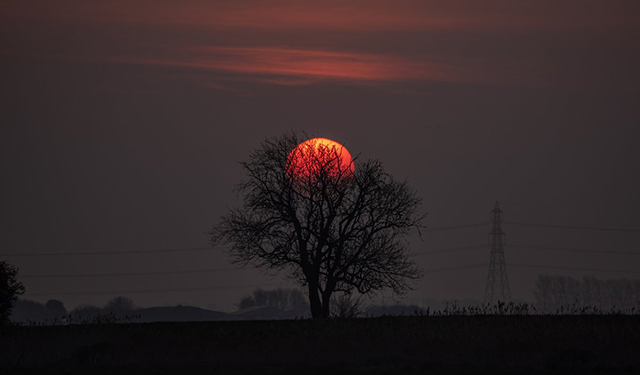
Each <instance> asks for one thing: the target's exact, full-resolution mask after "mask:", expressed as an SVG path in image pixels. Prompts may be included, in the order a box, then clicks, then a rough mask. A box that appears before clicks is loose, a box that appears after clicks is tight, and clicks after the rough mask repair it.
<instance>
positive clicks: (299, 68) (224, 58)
mask: <svg viewBox="0 0 640 375" xmlns="http://www.w3.org/2000/svg"><path fill="white" fill-rule="evenodd" d="M120 61H123V62H128V63H136V64H152V65H163V66H172V67H182V68H191V69H199V70H205V71H212V72H221V73H233V74H236V75H240V76H243V77H244V79H247V77H252V80H254V81H258V82H265V83H272V84H278V85H304V84H311V83H314V82H321V81H341V82H346V83H349V82H351V83H358V82H360V83H362V82H380V81H386V82H397V81H409V80H437V81H451V80H457V79H458V77H456V76H455V75H454V74H453V73H451V72H450V71H449V70H450V69H448V68H445V67H444V66H441V65H439V64H435V63H428V62H424V61H412V60H407V59H402V58H400V57H395V56H389V55H382V54H371V53H354V52H350V53H345V52H334V51H318V50H307V49H290V48H275V47H220V46H213V47H201V48H194V49H190V50H188V51H187V53H184V54H183V55H182V56H181V58H179V59H145V58H141V59H124V60H120Z"/></svg>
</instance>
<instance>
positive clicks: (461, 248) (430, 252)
mask: <svg viewBox="0 0 640 375" xmlns="http://www.w3.org/2000/svg"><path fill="white" fill-rule="evenodd" d="M488 246H489V245H487V244H483V245H470V246H463V247H451V248H448V249H440V250H431V251H421V252H419V253H418V254H416V256H422V255H432V254H444V253H455V252H459V251H468V250H475V249H485V248H487V247H488Z"/></svg>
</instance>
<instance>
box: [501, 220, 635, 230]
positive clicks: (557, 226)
mask: <svg viewBox="0 0 640 375" xmlns="http://www.w3.org/2000/svg"><path fill="white" fill-rule="evenodd" d="M504 223H505V224H511V225H520V226H525V227H544V228H560V229H584V230H598V231H612V232H631V233H640V229H621V228H603V227H581V226H571V225H552V224H532V223H516V222H513V221H505V222H504Z"/></svg>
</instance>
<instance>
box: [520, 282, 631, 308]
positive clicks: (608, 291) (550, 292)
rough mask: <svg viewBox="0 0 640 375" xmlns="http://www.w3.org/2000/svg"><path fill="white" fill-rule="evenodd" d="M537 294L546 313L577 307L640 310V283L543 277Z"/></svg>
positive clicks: (535, 295)
mask: <svg viewBox="0 0 640 375" xmlns="http://www.w3.org/2000/svg"><path fill="white" fill-rule="evenodd" d="M533 295H534V297H535V299H536V301H535V306H536V308H537V309H538V311H539V312H543V313H554V312H557V311H559V310H566V309H575V308H589V309H597V310H599V311H604V312H607V311H620V312H630V311H631V310H632V309H634V308H635V309H636V310H637V309H639V308H640V280H629V279H625V278H621V279H598V278H597V277H595V276H585V277H583V278H582V279H581V280H577V279H574V278H572V277H569V276H558V275H539V276H538V278H537V279H536V281H535V288H534V290H533Z"/></svg>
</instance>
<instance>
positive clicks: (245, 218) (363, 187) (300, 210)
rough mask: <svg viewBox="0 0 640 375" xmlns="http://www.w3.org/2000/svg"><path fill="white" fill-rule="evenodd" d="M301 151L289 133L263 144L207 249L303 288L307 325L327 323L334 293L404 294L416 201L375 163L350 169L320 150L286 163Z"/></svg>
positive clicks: (410, 270)
mask: <svg viewBox="0 0 640 375" xmlns="http://www.w3.org/2000/svg"><path fill="white" fill-rule="evenodd" d="M300 143H301V142H300V140H299V139H298V137H297V136H296V135H295V134H288V135H284V136H282V137H278V138H274V139H269V140H266V141H265V142H264V143H263V144H262V147H261V148H259V149H257V150H255V151H254V152H253V153H252V154H251V155H250V157H249V161H247V162H244V163H242V167H243V168H244V169H245V171H246V172H247V175H248V178H247V179H246V180H245V181H243V182H241V183H240V184H239V185H238V186H237V191H238V192H239V193H240V194H241V195H243V196H244V203H243V205H242V207H240V208H237V209H232V210H231V211H230V212H229V213H228V214H227V215H226V216H223V218H222V220H221V222H220V223H219V224H218V225H216V226H214V227H213V229H212V230H211V232H210V236H211V243H212V244H213V245H218V244H226V243H230V244H232V246H231V247H230V249H229V250H227V252H228V254H229V255H230V256H231V258H232V261H233V262H235V263H237V264H241V265H244V266H246V265H249V264H251V265H254V266H255V267H258V268H261V269H265V270H267V271H269V272H271V273H277V272H281V271H282V272H285V273H286V275H287V276H288V277H290V278H292V279H293V280H295V281H297V282H298V283H299V284H300V285H302V286H303V287H305V288H306V289H307V290H308V296H309V303H310V308H311V315H312V316H313V317H314V318H327V317H329V315H330V303H331V296H332V295H333V293H334V292H344V293H351V292H358V293H360V294H373V293H375V292H376V291H380V290H382V289H388V290H391V291H392V292H394V293H397V294H403V293H405V292H406V291H407V290H408V289H410V285H409V281H410V280H414V279H417V278H419V277H420V276H421V271H420V269H419V268H418V267H417V265H416V263H415V262H414V261H413V260H412V259H410V257H409V250H408V246H407V241H406V235H407V234H408V233H409V231H410V230H411V229H412V228H415V229H419V228H420V227H421V226H422V225H421V220H422V219H423V216H421V215H419V214H418V208H419V206H420V202H421V200H420V199H419V198H418V197H417V196H416V194H415V192H414V191H413V190H412V189H410V188H409V186H408V184H407V182H406V181H402V182H401V181H396V180H395V179H393V177H392V176H390V175H389V174H387V173H386V172H385V171H384V169H383V167H382V164H381V163H380V162H379V161H377V160H368V161H364V162H360V163H359V164H358V167H357V168H356V169H355V171H354V169H353V165H350V166H349V167H346V168H345V167H344V164H343V162H342V161H343V159H342V158H341V155H340V152H339V151H337V150H336V149H335V148H334V149H329V148H322V147H320V148H317V147H316V148H313V147H312V148H311V149H312V151H313V152H311V151H310V152H309V153H307V154H305V155H303V156H298V157H295V158H294V159H293V160H292V156H291V153H292V150H294V149H296V147H297V146H298V145H299V144H300ZM292 165H294V166H295V168H292ZM300 169H302V170H303V171H304V173H298V172H296V171H295V170H300Z"/></svg>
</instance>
